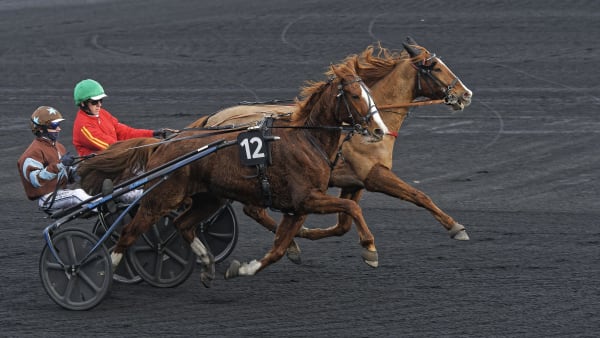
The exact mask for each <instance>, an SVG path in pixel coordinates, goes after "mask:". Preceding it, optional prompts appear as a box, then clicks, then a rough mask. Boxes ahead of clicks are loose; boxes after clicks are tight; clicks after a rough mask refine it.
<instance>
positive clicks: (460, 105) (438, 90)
mask: <svg viewBox="0 0 600 338" xmlns="http://www.w3.org/2000/svg"><path fill="white" fill-rule="evenodd" d="M402 45H403V46H404V49H405V50H406V51H407V52H408V54H409V55H410V57H411V61H412V64H413V67H414V68H415V69H417V88H416V90H417V95H418V96H424V97H428V98H430V99H443V100H444V101H445V103H446V104H447V105H449V106H451V107H452V109H453V110H463V109H464V108H465V107H466V106H468V105H469V104H471V98H472V97H473V92H471V91H470V90H469V89H468V88H467V87H466V86H465V85H464V84H463V83H462V82H461V81H460V79H459V78H458V77H457V76H456V75H454V73H453V72H452V71H451V70H450V69H449V68H448V67H447V66H446V65H445V64H444V63H443V62H442V60H441V59H440V58H439V57H437V56H436V55H435V53H433V54H432V53H430V52H429V51H427V50H426V49H425V48H423V47H421V46H419V45H418V44H417V43H416V42H415V41H414V40H413V39H412V38H410V37H409V38H407V39H406V43H403V44H402Z"/></svg>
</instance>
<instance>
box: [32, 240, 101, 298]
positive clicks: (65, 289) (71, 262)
mask: <svg viewBox="0 0 600 338" xmlns="http://www.w3.org/2000/svg"><path fill="white" fill-rule="evenodd" d="M52 242H53V243H54V248H55V250H56V252H57V255H58V257H59V259H60V260H61V261H62V262H63V263H64V266H63V265H62V264H60V263H59V261H58V260H57V259H56V258H55V257H54V255H53V254H52V252H51V250H50V247H48V244H46V246H45V247H44V249H43V250H42V254H41V256H40V267H39V269H40V278H41V280H42V285H43V286H44V289H46V293H48V296H50V298H51V299H52V300H53V301H54V302H55V303H56V304H58V305H60V306H62V307H64V308H66V309H69V310H88V309H91V308H93V307H94V306H96V305H98V304H99V303H100V301H102V299H104V297H105V296H106V295H107V294H108V291H109V290H110V286H111V284H112V264H111V259H110V255H109V253H108V251H107V250H106V248H105V247H104V246H102V245H100V246H99V247H98V248H97V249H96V251H94V252H93V253H91V254H90V256H89V257H88V258H87V259H85V261H83V259H84V257H85V256H87V255H88V254H89V253H90V251H91V249H92V247H94V245H96V243H98V238H96V236H94V235H92V234H90V233H88V232H86V231H84V230H81V229H67V230H62V231H60V232H57V233H55V234H54V235H53V236H52Z"/></svg>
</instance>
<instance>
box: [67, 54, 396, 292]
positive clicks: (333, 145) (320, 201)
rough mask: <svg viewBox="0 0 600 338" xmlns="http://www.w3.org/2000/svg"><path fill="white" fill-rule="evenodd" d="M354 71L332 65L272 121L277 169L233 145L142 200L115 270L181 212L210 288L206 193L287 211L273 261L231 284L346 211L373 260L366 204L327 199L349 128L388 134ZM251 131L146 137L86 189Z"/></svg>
mask: <svg viewBox="0 0 600 338" xmlns="http://www.w3.org/2000/svg"><path fill="white" fill-rule="evenodd" d="M355 69H356V64H355V61H354V60H348V61H346V62H345V63H342V64H339V65H335V66H332V67H331V70H330V71H328V72H327V75H328V76H329V77H330V79H329V81H322V82H316V83H312V84H310V85H307V86H306V87H305V88H303V91H302V97H303V99H302V100H301V101H297V103H296V106H295V107H294V109H293V113H292V114H291V116H289V118H287V119H276V120H274V121H273V124H272V126H271V127H270V128H268V131H269V132H270V133H271V135H270V136H272V137H274V138H278V139H277V140H275V141H272V142H269V144H270V146H271V149H270V158H271V162H272V165H270V166H266V167H265V168H264V172H261V173H259V170H258V169H257V167H256V166H243V165H241V162H242V160H241V159H240V156H242V152H243V150H242V148H241V147H240V148H239V150H238V147H226V148H222V149H220V150H218V151H217V152H215V153H213V154H210V155H208V156H207V157H205V158H203V159H201V160H198V161H195V162H192V163H191V164H189V165H187V166H184V167H182V168H181V169H178V170H176V171H174V172H173V173H171V174H170V176H169V177H168V178H166V180H165V181H164V184H160V185H158V186H156V188H154V189H153V190H151V191H149V192H148V193H147V195H145V196H144V197H143V198H142V199H141V201H140V205H139V209H138V211H137V212H136V214H135V216H134V218H133V220H132V221H131V222H130V223H129V224H127V225H125V226H124V227H123V230H122V232H121V236H120V238H119V240H118V242H117V243H116V246H115V249H114V251H113V253H112V254H111V259H112V261H113V267H116V266H117V265H118V264H119V262H120V260H121V259H122V255H123V253H124V252H125V250H126V249H127V248H128V247H129V246H131V245H132V244H133V243H134V242H135V240H136V239H137V238H138V237H139V236H140V235H141V234H142V233H144V232H145V231H147V230H148V229H149V228H150V226H151V225H152V224H154V223H156V222H157V221H158V220H159V218H160V217H161V216H162V215H166V214H168V213H169V212H170V211H171V210H175V209H178V210H182V213H181V214H180V215H179V216H178V217H177V218H176V219H175V220H174V223H175V226H177V228H178V229H179V230H180V232H181V233H182V235H183V237H184V238H185V239H186V240H187V241H189V243H190V245H191V247H192V250H193V251H194V253H196V254H197V255H198V256H199V257H200V260H201V261H202V273H201V279H202V282H203V283H204V285H205V286H207V287H208V286H210V282H211V281H212V279H213V278H214V259H213V257H212V255H211V253H210V252H209V251H208V250H207V248H206V247H205V246H204V245H203V244H202V242H201V241H200V240H199V239H198V238H197V237H196V236H195V231H194V230H195V226H196V224H197V221H198V219H197V218H196V216H195V213H194V212H193V211H192V209H197V208H194V207H193V206H194V196H198V195H202V194H206V193H208V194H210V195H211V196H214V197H215V198H216V199H230V200H234V201H239V202H241V203H243V204H245V205H253V206H258V207H263V208H265V207H272V208H274V209H277V210H281V211H282V212H283V213H284V214H283V218H282V220H281V222H280V224H279V225H278V226H277V230H276V233H275V238H274V241H273V246H272V248H271V249H270V250H269V251H268V252H267V253H266V255H265V256H264V257H263V258H262V259H260V260H253V261H251V262H244V263H240V262H238V261H235V260H234V261H233V262H232V264H231V266H230V267H229V269H228V270H227V273H226V278H231V277H235V276H240V275H254V274H256V273H257V272H259V271H261V270H262V269H264V268H265V267H267V266H268V265H270V264H272V263H274V262H276V261H278V260H279V259H280V258H281V257H282V256H283V255H284V254H285V252H286V249H287V248H288V246H289V245H290V244H291V242H292V240H293V237H294V235H295V234H296V233H298V231H299V230H300V228H301V227H302V224H303V222H304V220H305V218H306V216H307V215H308V214H311V213H319V214H330V213H340V212H342V213H344V214H346V215H348V217H350V218H351V219H352V220H354V222H356V224H357V227H358V228H360V229H361V236H362V237H361V243H362V244H363V252H364V255H363V256H364V257H365V259H370V257H371V253H373V252H375V244H374V239H373V235H372V234H371V232H370V231H369V229H368V227H367V225H366V222H365V220H364V218H363V215H362V211H361V209H360V206H359V205H358V204H357V203H356V202H355V201H352V200H349V199H343V198H338V197H335V196H331V195H328V194H327V189H328V185H329V181H330V175H331V170H332V168H331V162H330V160H329V159H330V158H332V157H333V155H334V154H335V152H336V151H337V149H338V148H339V139H340V136H341V134H342V129H343V128H345V126H348V125H349V126H357V127H356V128H357V129H363V128H364V129H365V132H364V134H369V133H371V132H377V133H381V132H383V133H385V132H388V128H387V127H386V126H385V125H384V124H383V122H382V120H381V117H380V116H379V112H378V111H377V108H376V107H375V105H374V103H373V100H372V97H371V95H370V93H369V90H368V89H367V87H366V86H365V85H364V84H363V83H362V81H361V79H360V78H359V77H357V75H356V72H355ZM371 121H375V122H376V123H372V122H371ZM373 125H374V126H373ZM221 131H223V130H221ZM359 131H360V130H359ZM244 132H247V129H246V128H243V129H240V128H236V129H231V130H229V131H228V132H219V133H216V132H214V130H193V129H188V130H184V131H182V132H181V133H180V134H178V135H177V136H176V137H174V138H171V139H169V140H167V141H163V142H157V143H154V144H153V145H152V146H150V147H129V146H128V145H133V144H141V143H144V142H147V141H144V139H141V140H139V139H138V140H135V139H134V140H130V141H123V142H119V143H115V144H114V145H112V146H111V147H109V148H108V149H106V150H105V151H103V152H102V153H101V155H102V156H96V157H94V158H91V159H89V160H87V161H85V162H84V163H83V165H82V166H81V167H80V170H79V173H80V175H82V176H81V179H82V186H84V188H85V186H88V187H89V182H98V181H99V180H100V179H102V178H104V177H107V176H108V177H110V174H107V172H104V171H103V170H102V168H110V169H109V171H110V172H112V174H113V176H114V174H115V173H118V172H123V171H129V172H130V173H132V174H133V173H135V171H136V170H152V168H156V167H158V166H160V165H161V164H163V163H166V162H168V161H170V160H172V159H174V158H177V157H179V156H181V155H184V154H186V153H189V152H191V151H194V150H196V149H199V148H201V147H202V146H204V145H206V144H209V143H211V142H214V141H217V140H222V139H226V140H229V141H234V140H236V139H238V136H240V135H241V136H240V137H243V133H244ZM364 134H363V135H361V139H362V140H363V142H365V140H368V141H370V142H378V141H381V139H382V136H381V134H377V135H373V136H370V137H369V136H365V135H364ZM239 144H240V145H241V144H242V142H239ZM140 153H144V154H140ZM115 159H125V160H120V161H115ZM109 162H110V164H109ZM261 176H262V177H261ZM261 178H262V179H266V180H267V181H268V184H267V186H268V191H267V193H268V195H269V198H268V200H269V203H267V202H266V200H267V199H265V189H264V188H263V189H261V184H262V183H263V181H261ZM152 183H153V182H150V184H152ZM263 186H264V185H263Z"/></svg>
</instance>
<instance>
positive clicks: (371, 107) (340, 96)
mask: <svg viewBox="0 0 600 338" xmlns="http://www.w3.org/2000/svg"><path fill="white" fill-rule="evenodd" d="M334 79H335V78H329V80H328V82H329V83H332V82H333V80H334ZM357 82H358V84H359V85H360V87H361V89H362V90H363V91H364V92H365V93H366V96H367V97H366V101H367V106H368V108H367V109H368V111H367V115H365V116H362V115H361V114H359V113H358V111H356V109H353V108H352V107H350V104H349V103H348V99H347V98H346V96H345V95H344V87H346V86H349V85H351V84H353V83H357ZM336 97H337V101H336V107H335V112H336V113H335V116H336V120H337V121H338V122H342V119H341V118H339V116H340V115H339V109H340V101H341V100H343V103H344V106H346V112H348V117H349V118H350V121H351V124H352V126H353V128H354V131H356V132H359V133H362V134H363V135H364V134H365V133H368V132H369V131H368V129H366V128H364V127H363V126H362V124H365V125H366V124H368V123H370V122H371V119H372V118H373V115H375V114H376V113H377V112H378V109H377V106H376V105H375V101H374V100H373V96H371V91H370V90H369V88H368V87H367V86H366V85H365V84H364V82H363V80H362V79H361V78H360V77H359V76H355V77H354V80H352V81H349V82H345V81H344V80H343V79H342V80H341V81H340V83H339V84H338V93H337V95H336ZM353 112H355V113H356V115H357V116H361V118H360V119H359V121H360V123H356V120H355V119H354V114H353Z"/></svg>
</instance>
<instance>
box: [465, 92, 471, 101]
mask: <svg viewBox="0 0 600 338" xmlns="http://www.w3.org/2000/svg"><path fill="white" fill-rule="evenodd" d="M472 95H473V94H472V93H471V92H465V93H464V94H463V99H465V100H468V99H470V98H471V96H472Z"/></svg>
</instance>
